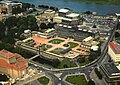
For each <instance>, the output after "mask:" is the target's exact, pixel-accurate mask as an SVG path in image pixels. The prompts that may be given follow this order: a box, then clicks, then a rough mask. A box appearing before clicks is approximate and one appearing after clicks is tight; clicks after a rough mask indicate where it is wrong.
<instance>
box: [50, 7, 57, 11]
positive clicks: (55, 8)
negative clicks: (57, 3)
mask: <svg viewBox="0 0 120 85" xmlns="http://www.w3.org/2000/svg"><path fill="white" fill-rule="evenodd" d="M50 9H51V10H54V11H58V8H57V7H54V6H50Z"/></svg>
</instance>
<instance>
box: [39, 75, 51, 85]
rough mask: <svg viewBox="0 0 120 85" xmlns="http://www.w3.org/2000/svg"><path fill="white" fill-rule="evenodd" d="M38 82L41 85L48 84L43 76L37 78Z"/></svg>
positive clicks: (47, 80)
mask: <svg viewBox="0 0 120 85" xmlns="http://www.w3.org/2000/svg"><path fill="white" fill-rule="evenodd" d="M38 81H39V82H40V83H41V84H43V85H48V83H49V79H48V78H47V77H45V76H43V77H41V78H39V79H38Z"/></svg>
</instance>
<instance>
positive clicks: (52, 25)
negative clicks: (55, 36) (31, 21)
mask: <svg viewBox="0 0 120 85" xmlns="http://www.w3.org/2000/svg"><path fill="white" fill-rule="evenodd" d="M54 25H55V23H48V24H46V23H41V24H40V28H41V29H48V28H54Z"/></svg>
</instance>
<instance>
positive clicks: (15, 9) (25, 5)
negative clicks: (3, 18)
mask: <svg viewBox="0 0 120 85" xmlns="http://www.w3.org/2000/svg"><path fill="white" fill-rule="evenodd" d="M15 2H16V1H15ZM16 3H17V2H16ZM20 3H22V2H20ZM29 8H35V5H33V4H29V3H22V7H20V6H16V7H13V8H12V13H13V14H18V13H21V12H26V11H27V10H28V9H29Z"/></svg>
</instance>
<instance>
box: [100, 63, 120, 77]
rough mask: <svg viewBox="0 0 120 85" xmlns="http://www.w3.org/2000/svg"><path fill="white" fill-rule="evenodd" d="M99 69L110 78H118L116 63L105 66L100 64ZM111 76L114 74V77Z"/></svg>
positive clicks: (119, 71) (118, 71)
mask: <svg viewBox="0 0 120 85" xmlns="http://www.w3.org/2000/svg"><path fill="white" fill-rule="evenodd" d="M118 65H119V64H118ZM101 67H102V68H103V69H104V72H105V73H107V74H108V75H109V76H110V77H111V76H118V75H119V76H120V70H119V69H118V68H117V63H113V62H112V63H105V64H102V65H101ZM116 73H117V74H116ZM118 73H119V74H118ZM113 74H116V75H113Z"/></svg>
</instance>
